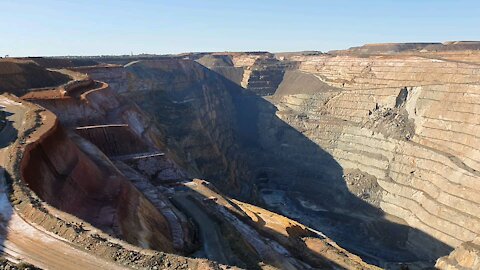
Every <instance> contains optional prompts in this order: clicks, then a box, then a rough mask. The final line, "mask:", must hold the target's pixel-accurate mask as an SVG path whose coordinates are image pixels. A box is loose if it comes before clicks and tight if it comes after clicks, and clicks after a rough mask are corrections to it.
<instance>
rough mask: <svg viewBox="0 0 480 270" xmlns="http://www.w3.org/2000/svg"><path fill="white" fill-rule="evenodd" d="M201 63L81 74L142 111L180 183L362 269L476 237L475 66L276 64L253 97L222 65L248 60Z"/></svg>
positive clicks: (436, 252) (422, 257)
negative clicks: (232, 199) (235, 204)
mask: <svg viewBox="0 0 480 270" xmlns="http://www.w3.org/2000/svg"><path fill="white" fill-rule="evenodd" d="M214 58H215V59H213V60H214V61H213V60H212V61H211V63H214V65H213V67H212V70H213V71H215V73H213V72H208V71H207V70H205V69H203V68H202V67H199V66H198V65H197V64H195V63H194V62H191V61H183V60H161V61H141V62H138V63H132V64H130V65H127V66H126V67H125V68H120V67H119V68H115V69H111V68H110V69H109V68H92V69H90V70H88V71H86V72H88V73H89V74H90V75H91V76H92V77H93V78H94V79H98V80H104V81H107V82H108V83H109V84H111V85H114V84H115V85H116V89H115V92H116V93H119V94H120V95H121V96H123V97H127V98H129V99H131V100H133V101H135V103H136V104H137V105H138V106H140V107H141V108H142V109H143V110H145V111H148V112H149V113H150V114H151V115H152V116H153V118H154V121H155V122H156V123H158V129H159V132H160V134H162V138H165V139H166V140H165V146H166V147H167V148H168V149H169V151H171V152H172V153H175V155H176V156H177V157H178V158H179V160H183V162H184V164H186V165H188V167H190V168H193V169H192V170H191V171H192V172H193V174H192V175H195V174H197V175H202V176H205V177H206V178H208V179H210V180H211V181H212V182H214V183H215V185H216V186H218V187H220V188H221V189H222V190H223V191H225V192H226V193H229V194H231V195H234V196H240V197H241V196H244V197H247V196H248V197H250V198H253V199H252V200H256V201H258V202H263V203H264V205H265V206H267V207H268V208H270V209H273V210H276V211H278V212H281V213H283V214H284V215H287V216H289V217H293V218H295V219H297V220H299V221H301V222H302V223H304V224H307V225H310V226H311V227H313V228H315V229H318V230H320V231H322V232H324V233H325V234H327V235H328V236H329V237H331V238H332V239H333V240H335V241H336V242H337V243H339V244H340V245H341V246H343V247H345V248H347V249H348V250H350V251H354V252H355V253H357V254H359V255H361V256H362V257H363V258H365V259H367V261H371V262H374V263H376V264H378V265H383V266H388V265H392V264H394V263H398V262H404V263H416V262H417V263H419V264H421V263H424V264H425V265H430V266H432V265H433V264H434V263H435V260H436V259H437V258H438V257H440V256H444V255H446V254H448V253H449V252H450V250H452V248H454V247H457V246H460V245H461V244H462V243H464V242H467V241H472V240H473V239H475V237H476V236H477V235H478V230H477V229H476V227H477V225H478V224H480V223H479V220H478V218H477V216H478V213H476V211H477V208H478V207H477V206H478V201H479V200H478V199H479V198H478V196H476V193H478V192H477V187H476V184H475V183H476V182H477V181H478V175H477V174H478V173H477V170H478V168H477V167H478V166H477V165H478V164H477V163H478V162H477V161H476V159H477V150H476V148H475V147H474V145H476V143H477V141H476V137H475V134H476V133H478V132H477V130H476V126H477V124H478V123H476V119H477V118H478V117H477V116H476V111H477V110H476V107H475V106H477V105H476V102H477V93H478V82H479V76H478V75H479V73H478V68H477V67H476V66H474V65H470V64H468V63H460V62H455V61H445V60H439V59H431V58H422V57H418V56H401V57H400V56H398V57H397V56H375V57H355V56H350V55H348V56H336V57H334V56H329V55H315V56H305V55H299V56H296V55H293V56H292V55H290V56H287V57H285V59H284V60H282V61H285V63H284V66H285V67H286V68H285V69H284V70H283V71H281V73H282V74H283V77H282V80H281V81H280V82H279V84H278V86H277V87H276V90H275V94H274V95H273V96H271V97H267V98H260V97H258V96H254V95H250V94H248V92H245V90H243V89H242V88H240V87H239V86H242V85H245V84H244V83H243V84H242V81H244V80H243V79H242V81H240V82H238V81H239V77H238V76H237V75H238V74H239V70H236V71H235V72H238V74H237V73H236V74H237V75H235V76H237V77H235V76H232V73H234V72H232V66H231V65H232V64H233V67H235V65H237V66H240V65H244V66H247V64H248V65H253V63H255V62H256V61H257V59H258V58H259V56H258V55H254V56H251V55H250V56H248V57H247V56H245V57H244V59H242V56H239V55H234V56H231V57H230V58H226V59H225V56H222V57H217V56H215V57H214ZM218 58H221V59H220V60H221V61H220V60H219V59H218ZM204 60H205V59H204ZM210 60H211V59H210ZM218 61H220V62H221V64H215V63H217V62H218ZM199 62H201V61H200V60H199ZM235 63H236V64H235ZM239 63H243V64H239ZM225 66H226V68H225V69H227V68H228V69H229V71H225V72H223V71H222V69H223V67H225ZM275 66H276V65H275ZM276 67H277V66H276ZM244 72H245V71H244ZM221 74H223V75H225V76H227V77H228V78H227V79H228V80H225V79H222V78H221V77H220V76H219V75H221ZM228 74H230V75H228ZM244 75H245V74H244ZM229 76H230V77H229ZM243 78H245V77H243ZM234 83H237V85H235V84H234ZM219 168H223V171H220V170H219ZM225 168H226V169H225ZM387 232H388V233H387ZM365 243H368V244H365ZM460 253H461V252H460Z"/></svg>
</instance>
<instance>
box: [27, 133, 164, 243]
mask: <svg viewBox="0 0 480 270" xmlns="http://www.w3.org/2000/svg"><path fill="white" fill-rule="evenodd" d="M93 152H94V150H92V153H93ZM91 158H93V157H92V156H90V157H88V156H86V155H85V154H84V153H83V152H82V151H80V150H79V149H78V148H77V147H76V146H75V144H74V143H72V142H71V140H70V139H69V138H68V137H67V134H66V133H65V131H63V130H62V128H61V127H59V126H58V125H55V126H53V127H52V130H50V131H49V134H48V135H47V136H44V137H43V138H42V139H41V140H39V141H38V142H37V143H36V144H35V145H34V146H33V147H31V148H30V149H29V151H28V152H27V153H26V154H25V157H24V159H23V163H22V177H23V179H24V180H25V181H26V182H27V183H28V185H29V187H30V188H31V189H32V190H33V191H34V192H35V193H36V194H37V195H38V196H39V197H40V198H41V199H43V200H45V201H46V202H48V203H49V204H51V205H52V206H54V207H56V208H58V209H60V210H62V211H65V212H68V213H71V214H74V215H75V216H77V217H79V218H81V219H84V220H86V221H87V222H89V223H91V224H93V225H94V226H97V227H98V228H100V229H103V230H104V231H106V232H108V233H110V234H112V235H116V236H117V237H119V238H123V239H125V240H127V241H128V242H130V243H132V244H136V245H139V246H143V247H146V248H153V249H158V250H163V251H170V252H172V251H173V247H172V244H171V239H170V237H169V233H168V232H169V229H168V225H167V222H166V221H165V219H164V218H163V216H161V215H160V214H159V213H158V212H157V211H156V209H155V208H154V207H153V206H152V205H151V204H150V202H148V201H147V200H146V199H145V198H144V197H143V196H142V195H141V194H140V193H139V192H138V191H137V190H136V189H135V188H134V187H133V186H132V185H131V184H130V183H129V182H128V181H127V180H126V179H125V178H124V177H123V176H122V175H120V174H118V173H117V172H116V170H115V168H114V167H112V166H111V165H109V163H108V161H107V160H103V159H102V157H101V156H96V157H95V159H94V160H92V159H91Z"/></svg>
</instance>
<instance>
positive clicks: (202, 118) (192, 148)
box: [87, 60, 252, 196]
mask: <svg viewBox="0 0 480 270" xmlns="http://www.w3.org/2000/svg"><path fill="white" fill-rule="evenodd" d="M87 72H88V73H89V74H90V76H92V77H93V78H96V79H101V80H104V81H107V82H109V83H111V84H112V85H116V88H115V91H116V92H117V93H118V94H119V95H120V96H122V97H124V98H127V99H129V100H132V101H134V102H135V103H136V104H137V105H138V106H140V107H141V109H142V110H144V111H145V112H147V113H148V114H149V115H150V116H152V117H153V121H154V122H155V123H156V126H157V127H158V128H159V130H160V133H161V135H160V136H159V137H160V138H162V139H163V142H164V143H165V145H166V147H167V148H168V149H170V150H171V152H173V153H174V155H175V156H177V159H176V161H178V163H179V164H180V165H181V166H182V167H184V168H187V170H189V173H190V175H191V176H196V177H200V176H202V177H205V178H208V179H210V180H211V181H212V182H215V184H216V185H218V186H219V187H221V188H222V189H223V188H225V189H224V190H225V191H228V192H230V193H231V194H239V195H241V196H249V194H251V193H252V187H251V186H250V185H249V179H250V178H251V177H250V176H249V173H250V172H249V170H248V169H246V168H245V164H244V163H245V157H242V156H241V155H242V151H241V150H240V149H239V148H238V144H237V143H236V140H238V138H239V137H248V132H247V131H246V130H241V129H240V125H241V124H242V121H243V120H242V119H237V115H236V114H235V108H236V107H237V105H236V104H237V103H238V106H241V105H240V104H239V102H240V101H239V99H240V94H241V92H242V89H241V88H240V87H238V86H237V85H235V84H234V83H232V82H230V81H228V80H226V79H224V78H223V77H221V76H219V75H217V74H215V73H213V72H211V71H210V70H208V69H206V68H204V67H202V66H201V65H200V64H197V63H195V62H193V61H183V60H161V61H142V62H139V63H135V64H132V65H128V66H127V67H126V68H125V69H124V70H123V71H122V72H123V73H124V75H115V73H114V74H111V73H110V70H108V69H96V70H91V71H87ZM120 78H125V79H121V80H120ZM236 131H238V132H236ZM227 187H228V188H227Z"/></svg>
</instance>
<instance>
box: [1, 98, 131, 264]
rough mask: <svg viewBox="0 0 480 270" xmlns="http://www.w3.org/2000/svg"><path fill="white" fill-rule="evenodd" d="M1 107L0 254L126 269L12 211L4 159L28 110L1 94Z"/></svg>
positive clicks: (41, 261)
mask: <svg viewBox="0 0 480 270" xmlns="http://www.w3.org/2000/svg"><path fill="white" fill-rule="evenodd" d="M0 110H2V111H5V113H6V115H7V116H6V120H7V122H6V125H5V127H4V128H3V129H2V130H1V131H0V135H2V137H1V138H0V141H1V146H0V254H1V255H3V256H5V257H6V258H7V259H9V260H11V261H13V262H27V263H30V264H33V265H35V266H37V267H40V268H43V269H58V270H64V269H65V270H69V269H72V270H73V269H125V268H124V267H122V266H120V265H117V264H115V263H113V262H109V261H106V260H103V259H101V258H99V257H97V256H95V255H93V254H91V253H88V252H86V251H83V250H81V249H78V248H76V247H74V246H73V245H71V244H69V243H68V242H67V241H66V240H63V239H61V238H59V237H58V236H56V235H53V234H50V233H48V232H45V231H42V230H40V229H38V228H37V227H35V226H34V225H32V224H30V223H28V222H26V221H25V220H23V219H22V218H21V217H20V216H19V215H18V214H17V213H16V212H15V211H14V209H13V207H12V205H11V204H10V201H9V200H8V196H7V190H6V183H5V172H4V169H3V167H4V161H5V160H4V158H5V155H6V153H7V151H6V150H7V148H8V147H9V145H10V143H11V142H13V141H15V139H16V132H15V131H16V130H17V128H18V126H19V125H22V123H23V121H24V119H23V117H24V115H25V112H26V111H27V109H26V107H25V105H23V104H22V103H20V102H16V101H13V100H11V99H9V98H8V97H6V96H0ZM6 134H8V136H3V135H6Z"/></svg>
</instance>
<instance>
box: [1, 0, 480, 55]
mask: <svg viewBox="0 0 480 270" xmlns="http://www.w3.org/2000/svg"><path fill="white" fill-rule="evenodd" d="M446 40H480V1H479V0H471V1H467V0H450V1H446V0H415V1H414V0H396V1H393V0H383V1H380V0H378V1H373V0H371V1H368V0H357V1H353V0H352V1H347V0H337V1H321V0H317V1H314V0H291V1H287V0H242V1H229V0H203V1H201V0H197V1H195V0H172V1H163V0H159V1H154V0H137V1H134V0H131V1H126V0H123V1H122V0H78V1H77V0H38V1H34V0H0V55H5V54H9V55H11V56H40V55H45V56H51V55H102V54H130V53H135V54H137V53H157V54H165V53H179V52H192V51H252V50H265V51H271V52H278V51H299V50H321V51H328V50H332V49H342V48H348V47H351V46H356V45H362V44H365V43H378V42H413V41H425V42H430V41H446Z"/></svg>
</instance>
